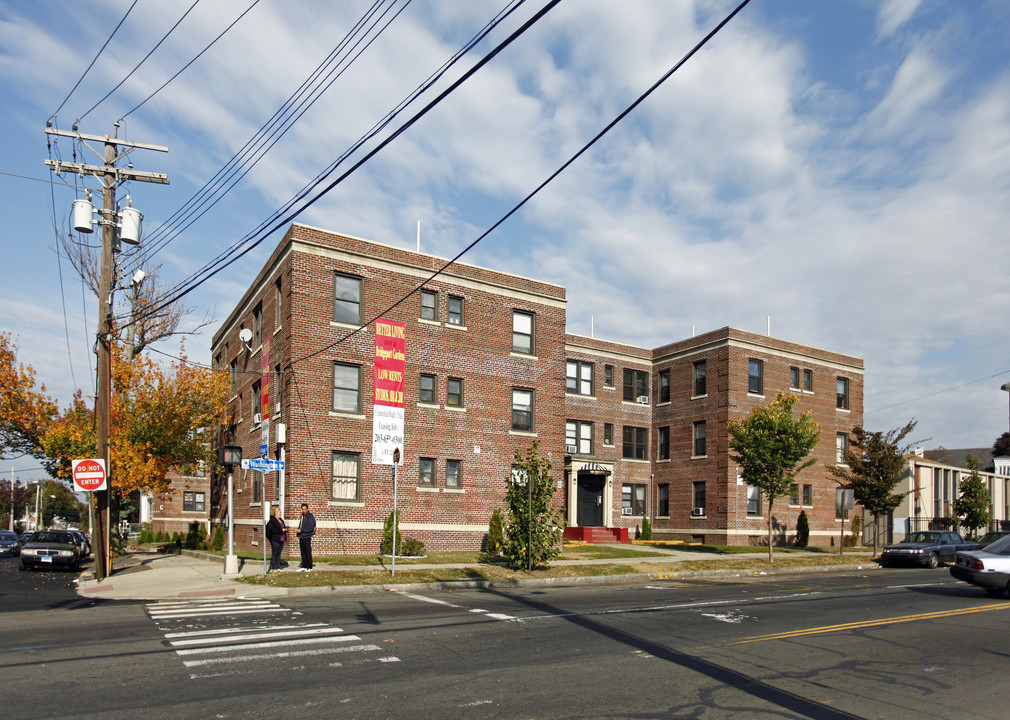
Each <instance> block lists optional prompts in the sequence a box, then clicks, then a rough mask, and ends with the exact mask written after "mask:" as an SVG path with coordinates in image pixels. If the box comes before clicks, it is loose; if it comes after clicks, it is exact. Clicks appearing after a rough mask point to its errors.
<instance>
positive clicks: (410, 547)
mask: <svg viewBox="0 0 1010 720" xmlns="http://www.w3.org/2000/svg"><path fill="white" fill-rule="evenodd" d="M396 554H397V555H404V556H406V557H421V556H422V555H424V543H423V542H421V541H420V540H418V539H417V538H412V537H405V538H403V545H402V546H400V547H397V548H396Z"/></svg>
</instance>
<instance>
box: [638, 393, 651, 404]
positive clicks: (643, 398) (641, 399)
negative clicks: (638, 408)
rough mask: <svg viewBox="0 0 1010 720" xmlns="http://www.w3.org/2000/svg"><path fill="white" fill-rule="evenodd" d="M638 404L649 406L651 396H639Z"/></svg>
mask: <svg viewBox="0 0 1010 720" xmlns="http://www.w3.org/2000/svg"><path fill="white" fill-rule="evenodd" d="M638 402H639V403H641V404H642V405H648V404H649V396H648V395H639V396H638Z"/></svg>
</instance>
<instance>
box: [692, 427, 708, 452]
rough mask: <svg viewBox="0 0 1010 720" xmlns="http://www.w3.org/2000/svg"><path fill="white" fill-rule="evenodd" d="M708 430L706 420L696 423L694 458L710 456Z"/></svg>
mask: <svg viewBox="0 0 1010 720" xmlns="http://www.w3.org/2000/svg"><path fill="white" fill-rule="evenodd" d="M707 436H708V428H707V425H706V423H705V421H704V420H698V421H697V422H695V423H694V457H704V456H705V455H708V453H707V452H706V449H707V447H706V446H707V439H708V438H707Z"/></svg>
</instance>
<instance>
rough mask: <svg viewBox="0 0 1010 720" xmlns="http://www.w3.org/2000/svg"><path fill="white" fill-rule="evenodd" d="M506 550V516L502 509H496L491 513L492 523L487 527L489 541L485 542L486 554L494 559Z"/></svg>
mask: <svg viewBox="0 0 1010 720" xmlns="http://www.w3.org/2000/svg"><path fill="white" fill-rule="evenodd" d="M504 550H505V515H504V513H502V511H501V508H495V509H494V512H493V513H491V522H490V523H488V526H487V539H486V540H485V541H484V552H485V553H487V554H488V555H491V556H492V557H499V556H500V555H501V554H502V552H503V551H504Z"/></svg>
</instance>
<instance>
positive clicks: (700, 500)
mask: <svg viewBox="0 0 1010 720" xmlns="http://www.w3.org/2000/svg"><path fill="white" fill-rule="evenodd" d="M692 507H693V508H694V509H693V510H692V511H691V514H692V515H704V514H705V481H704V480H701V481H699V482H696V483H694V505H693V506H692Z"/></svg>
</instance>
